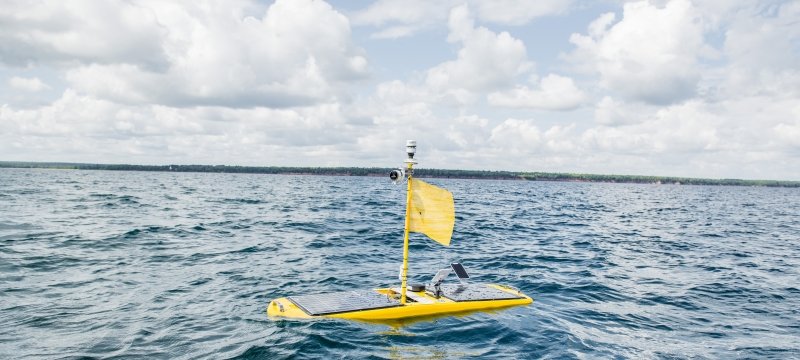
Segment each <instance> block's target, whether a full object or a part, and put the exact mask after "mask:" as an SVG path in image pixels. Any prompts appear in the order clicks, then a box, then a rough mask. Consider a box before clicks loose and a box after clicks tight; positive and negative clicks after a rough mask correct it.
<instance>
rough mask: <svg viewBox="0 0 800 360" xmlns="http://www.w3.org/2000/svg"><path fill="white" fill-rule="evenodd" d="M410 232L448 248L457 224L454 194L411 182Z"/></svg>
mask: <svg viewBox="0 0 800 360" xmlns="http://www.w3.org/2000/svg"><path fill="white" fill-rule="evenodd" d="M410 205H411V211H410V216H409V228H408V230H409V231H413V232H418V233H423V234H425V235H427V236H428V237H429V238H431V239H433V240H435V241H436V242H438V243H440V244H442V245H444V246H448V245H450V237H451V236H452V235H453V225H455V222H456V211H455V204H454V203H453V194H452V193H450V192H449V191H447V190H445V189H442V188H440V187H437V186H433V185H431V184H428V183H426V182H424V181H422V180H417V179H413V180H412V181H411V204H410Z"/></svg>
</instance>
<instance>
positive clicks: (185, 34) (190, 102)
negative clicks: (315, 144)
mask: <svg viewBox="0 0 800 360" xmlns="http://www.w3.org/2000/svg"><path fill="white" fill-rule="evenodd" d="M59 4H60V3H42V4H40V5H38V7H37V6H32V7H31V9H27V10H25V11H22V12H21V14H16V13H6V14H4V15H3V16H4V17H5V18H6V19H7V21H12V22H13V23H14V24H18V26H14V27H12V28H11V29H10V30H11V31H4V32H3V34H4V35H3V36H5V39H3V40H4V42H3V43H4V44H11V45H16V44H20V43H22V42H23V40H26V41H25V42H24V46H21V47H19V49H20V50H15V48H16V46H7V47H5V48H3V50H2V54H3V56H4V59H5V61H6V63H9V64H14V63H15V62H14V61H15V60H17V59H28V62H31V61H34V60H33V59H35V60H36V61H38V62H41V61H45V60H47V59H50V58H52V59H55V60H59V59H62V58H68V59H73V61H74V59H77V60H80V62H79V63H77V64H73V63H70V64H67V65H65V66H69V67H68V70H67V72H66V76H65V77H66V79H67V80H68V81H69V82H70V84H71V85H72V86H73V88H74V89H76V90H78V91H80V92H82V93H86V94H91V95H94V96H97V97H101V98H107V99H110V100H113V101H117V102H123V103H159V104H164V105H171V106H194V105H214V106H228V107H251V106H267V107H286V106H297V105H308V104H313V103H318V102H326V101H331V100H332V99H335V98H336V97H337V95H338V94H339V91H340V90H341V86H343V85H344V84H347V83H348V82H351V81H354V80H358V79H360V78H363V77H364V76H366V75H367V71H368V69H367V60H366V57H365V56H364V54H363V51H362V50H360V49H359V48H357V47H356V46H355V45H354V44H353V43H352V39H351V34H350V25H349V22H348V20H347V18H345V17H344V16H343V15H342V14H340V13H338V12H337V11H336V10H334V9H333V8H332V7H331V6H330V5H328V4H327V3H325V2H322V1H310V0H297V1H285V0H279V1H276V2H275V3H274V4H272V5H271V6H270V7H269V9H268V10H267V11H266V13H264V14H263V16H261V17H258V18H257V17H252V16H246V15H244V14H243V8H244V7H246V6H247V5H248V3H246V2H240V3H234V4H228V3H216V2H206V3H203V2H191V3H164V2H148V1H141V2H130V3H122V4H120V5H119V6H117V5H115V4H114V3H107V2H77V3H76V4H75V6H72V5H70V6H67V5H66V3H64V5H59ZM70 4H71V3H70ZM231 5H233V6H231ZM19 7H20V8H24V6H19ZM62 13H63V14H66V15H64V16H63V17H62V16H61V14H62ZM8 19H10V20H8ZM65 19H66V20H65ZM28 39H33V41H29V40H28Z"/></svg>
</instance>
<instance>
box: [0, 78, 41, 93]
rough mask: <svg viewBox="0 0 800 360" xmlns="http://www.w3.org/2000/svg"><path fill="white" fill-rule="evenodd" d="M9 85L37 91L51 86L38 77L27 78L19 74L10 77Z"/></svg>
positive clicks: (23, 89) (18, 88) (19, 88)
mask: <svg viewBox="0 0 800 360" xmlns="http://www.w3.org/2000/svg"><path fill="white" fill-rule="evenodd" d="M8 85H10V86H11V87H12V88H14V89H17V90H22V91H28V92H37V91H42V90H48V89H50V86H49V85H47V84H45V83H44V82H42V80H40V79H39V78H37V77H33V78H25V77H19V76H12V77H11V79H8Z"/></svg>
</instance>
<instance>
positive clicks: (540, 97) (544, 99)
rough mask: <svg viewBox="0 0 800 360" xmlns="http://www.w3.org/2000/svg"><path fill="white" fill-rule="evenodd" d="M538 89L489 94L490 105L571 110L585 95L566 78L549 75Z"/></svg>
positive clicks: (540, 83)
mask: <svg viewBox="0 0 800 360" xmlns="http://www.w3.org/2000/svg"><path fill="white" fill-rule="evenodd" d="M538 86H539V88H538V89H530V88H528V87H527V86H517V87H516V88H515V89H513V90H509V91H504V92H494V93H491V94H489V96H488V100H489V104H490V105H494V106H504V107H516V108H530V109H543V110H573V109H575V108H577V107H578V106H580V105H581V103H583V102H584V101H585V99H586V95H585V94H584V93H583V92H582V91H581V90H580V89H578V88H577V87H576V86H575V82H574V81H573V80H572V79H571V78H568V77H564V76H560V75H556V74H549V75H547V76H545V77H544V78H543V79H541V81H540V82H539V84H538Z"/></svg>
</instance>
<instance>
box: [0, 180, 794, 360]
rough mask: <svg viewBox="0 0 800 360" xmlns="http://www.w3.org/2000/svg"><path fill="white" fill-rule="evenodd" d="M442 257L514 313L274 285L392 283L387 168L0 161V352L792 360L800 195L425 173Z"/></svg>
mask: <svg viewBox="0 0 800 360" xmlns="http://www.w3.org/2000/svg"><path fill="white" fill-rule="evenodd" d="M428 181H429V182H431V183H433V184H436V185H439V186H443V187H446V188H448V189H449V190H451V191H452V192H453V194H454V197H455V201H456V213H457V219H456V229H455V233H454V237H453V241H452V244H451V246H450V247H443V246H440V245H438V244H436V243H435V242H433V241H430V240H427V239H425V238H423V237H422V236H420V235H413V236H412V239H411V247H410V262H411V263H410V273H411V278H412V279H413V280H415V281H419V282H423V281H427V280H428V279H429V278H430V276H432V275H433V274H434V273H435V270H436V269H438V268H443V267H446V266H448V264H449V263H450V262H455V261H458V262H461V263H463V264H464V265H465V266H466V267H467V269H468V271H470V273H471V274H470V275H472V276H473V280H474V281H478V282H497V283H503V284H507V285H512V286H514V287H517V288H519V289H521V290H522V291H523V292H525V293H526V294H528V295H530V296H532V297H533V298H534V303H533V304H532V305H530V306H525V307H515V308H510V309H507V310H503V311H497V312H491V313H473V314H466V315H461V316H457V317H443V318H437V319H426V320H424V321H418V322H405V323H395V324H373V323H362V322H350V321H344V320H330V319H328V320H316V321H296V320H277V321H276V320H272V319H269V318H268V317H267V316H266V314H265V308H266V306H267V304H268V302H269V301H270V300H271V299H274V298H277V297H281V296H286V295H293V294H309V293H320V292H329V291H342V290H347V289H350V288H373V287H382V286H388V285H396V283H397V282H398V281H397V271H398V268H399V265H400V263H401V261H402V232H403V231H402V230H403V229H402V226H403V213H404V204H403V201H404V196H405V195H404V188H403V187H401V186H394V185H391V184H390V183H389V182H388V180H387V179H383V178H365V177H322V176H288V175H251V174H209V173H156V172H106V171H70V170H28V169H0V329H2V330H0V358H3V359H11V358H15V359H16V358H36V359H39V358H148V359H159V358H163V359H197V358H209V359H221V358H237V359H256V358H264V359H280V358H376V359H379V358H383V359H405V358H410V359H460V358H503V359H505V358H552V359H561V358H567V359H569V358H587V359H595V358H637V359H638V358H700V359H702V358H711V359H729V358H774V359H787V358H789V359H790V358H800V271H799V270H798V268H799V267H800V241H799V240H798V238H799V237H800V206H799V205H800V189H783V188H748V187H705V186H676V185H641V184H591V183H558V182H526V181H486V180H444V179H429V180H428Z"/></svg>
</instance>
